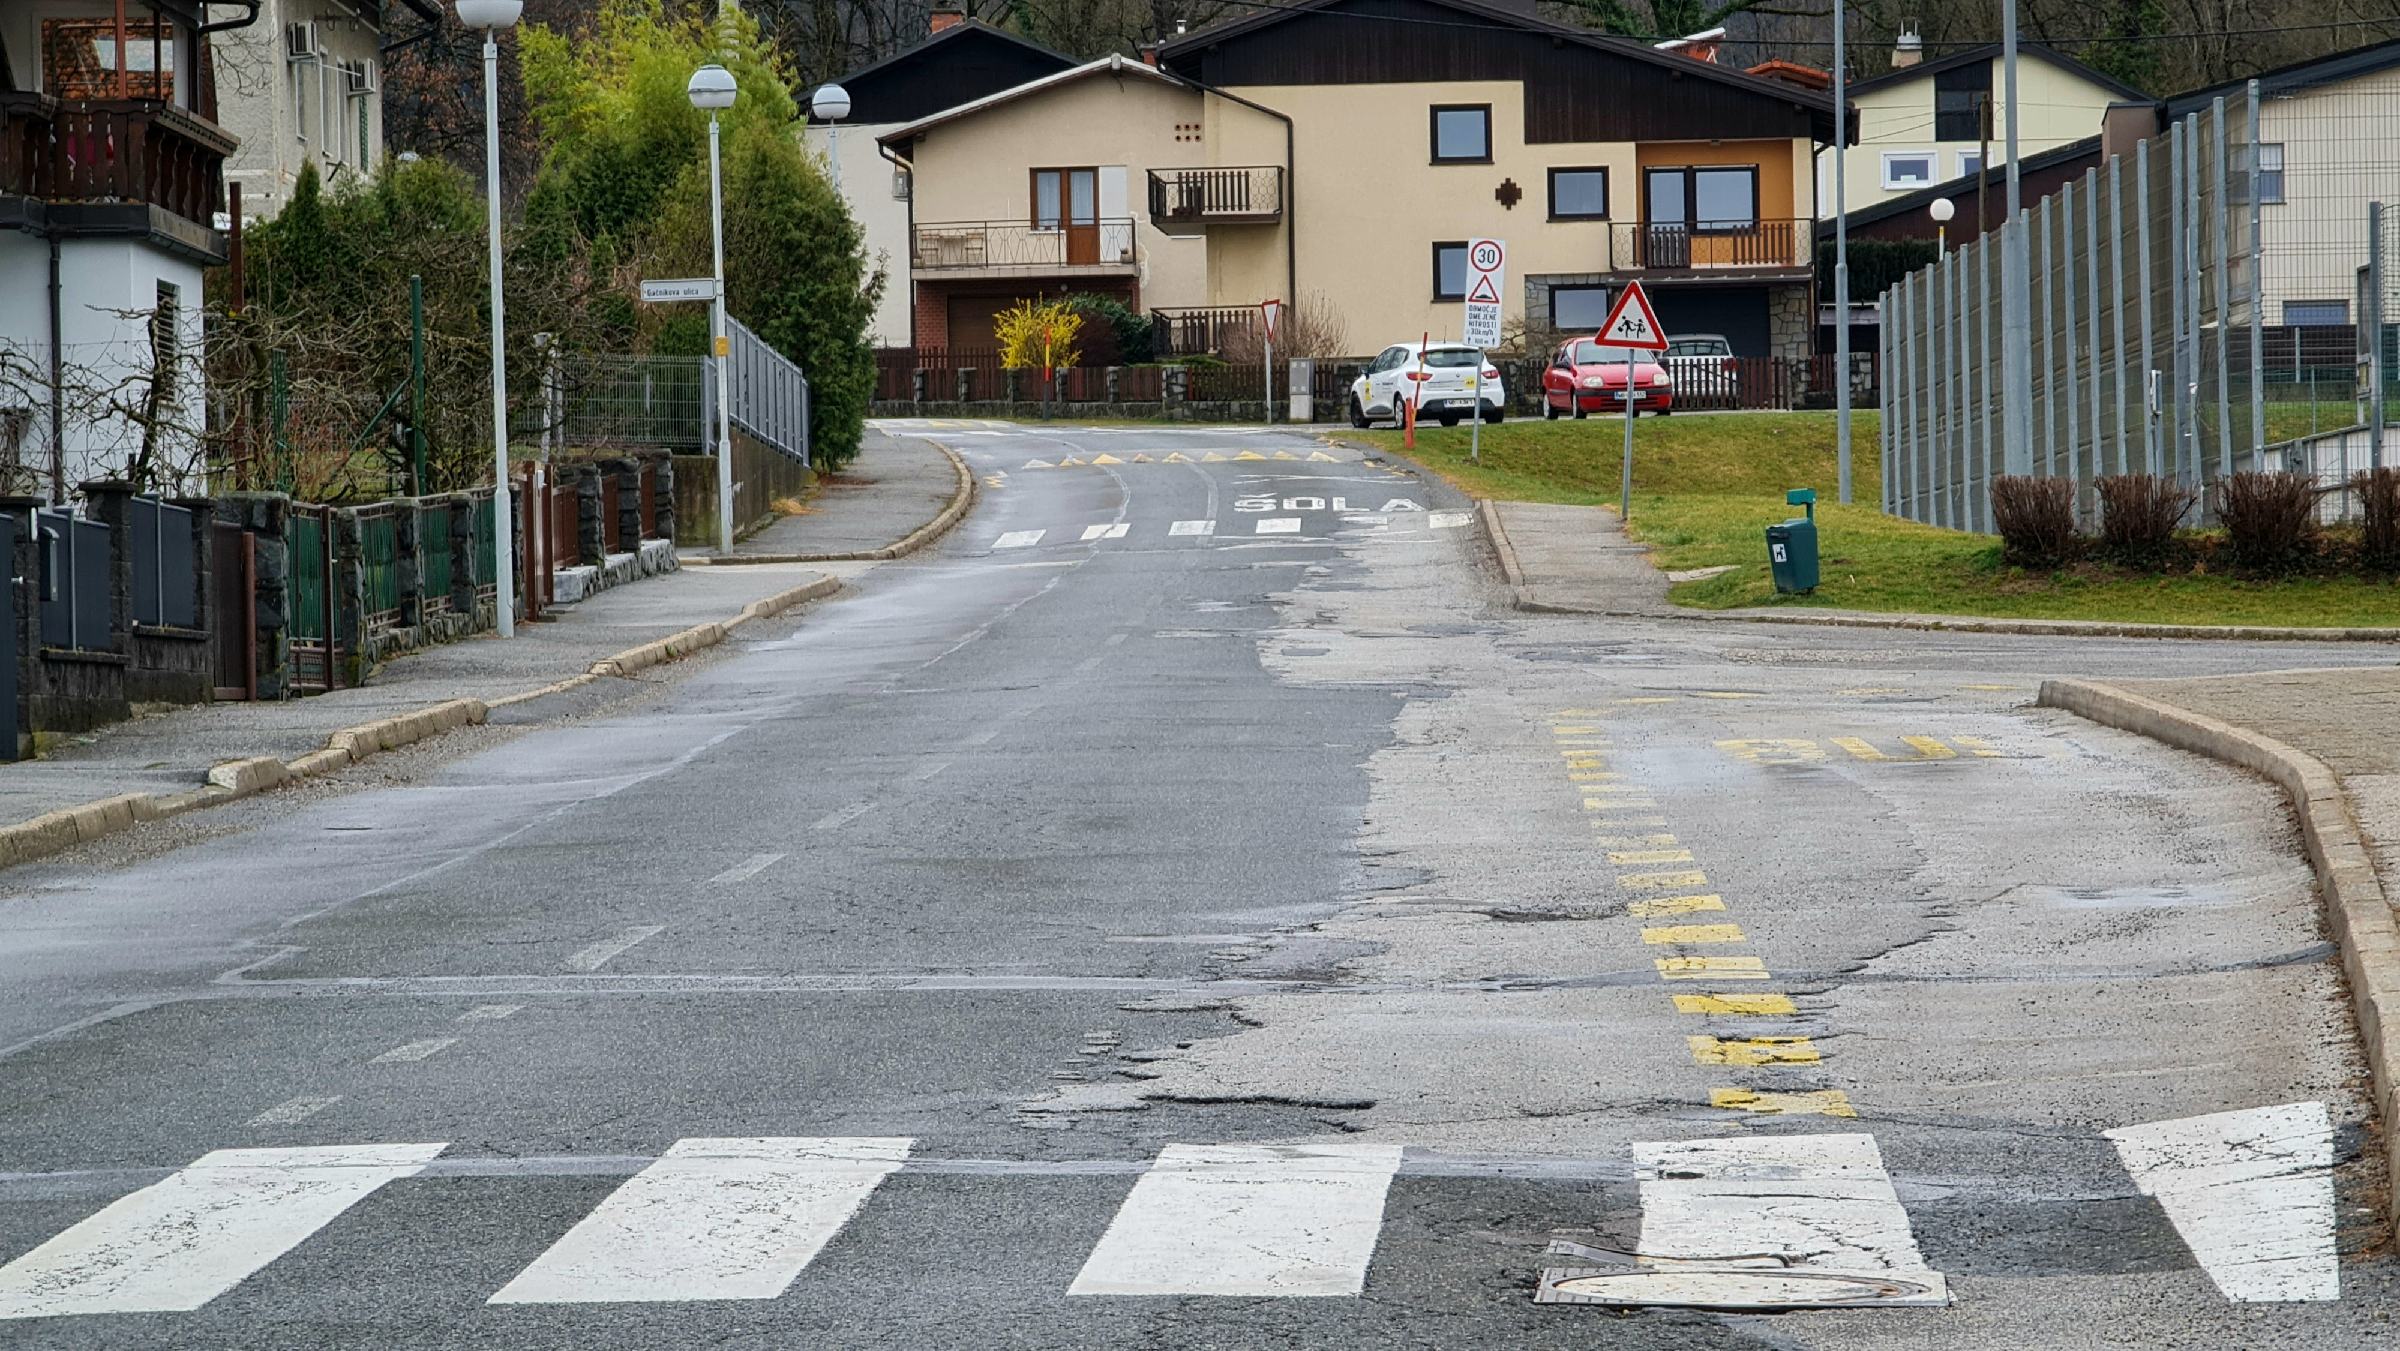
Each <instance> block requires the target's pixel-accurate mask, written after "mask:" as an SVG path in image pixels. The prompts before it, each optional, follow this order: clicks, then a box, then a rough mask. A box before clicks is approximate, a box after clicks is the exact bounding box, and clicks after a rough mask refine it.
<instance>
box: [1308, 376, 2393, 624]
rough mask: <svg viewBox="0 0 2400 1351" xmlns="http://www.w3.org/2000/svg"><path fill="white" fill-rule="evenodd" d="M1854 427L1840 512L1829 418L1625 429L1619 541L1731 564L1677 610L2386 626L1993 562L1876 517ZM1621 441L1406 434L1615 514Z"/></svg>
mask: <svg viewBox="0 0 2400 1351" xmlns="http://www.w3.org/2000/svg"><path fill="white" fill-rule="evenodd" d="M1852 426H1853V431H1852V438H1851V443H1852V450H1853V455H1854V463H1853V466H1852V475H1853V477H1852V482H1853V484H1854V486H1855V492H1856V496H1857V497H1858V499H1859V502H1860V503H1861V505H1858V506H1851V507H1844V506H1841V505H1840V504H1838V503H1837V502H1835V500H1834V499H1835V497H1836V496H1837V493H1836V487H1837V480H1836V477H1835V467H1834V459H1835V450H1834V415H1833V414H1831V413H1710V414H1702V415H1693V414H1683V415H1679V416H1675V417H1667V418H1642V419H1640V420H1639V421H1638V422H1637V423H1636V424H1635V429H1634V478H1633V483H1634V493H1633V533H1634V535H1635V537H1636V538H1638V539H1641V540H1643V541H1645V542H1646V543H1648V544H1649V545H1650V546H1651V549H1652V556H1653V558H1654V559H1655V560H1656V561H1657V562H1658V564H1659V566H1661V567H1662V568H1666V569H1669V570H1672V571H1681V570H1684V569H1690V568H1706V567H1715V566H1719V565H1723V564H1732V565H1734V571H1732V572H1729V573H1726V574H1724V575H1722V576H1719V577H1713V578H1710V579H1708V580H1706V581H1700V582H1686V583H1684V584H1682V585H1680V586H1678V587H1676V588H1675V590H1674V593H1673V595H1674V599H1675V601H1676V603H1677V604H1681V605H1689V606H1694V607H1698V608H1702V609H1730V608H1733V607H1736V606H1748V605H1786V606H1818V607H1830V608H1837V609H1849V610H1883V611H1907V612H1916V613H1926V614H1954V615H1986V616H1994V617H2005V618H2020V619H2093V620H2108V621H2115V622H2120V623H2157V624H2278V625H2295V626H2307V627H2328V626H2336V627H2338V626H2350V625H2386V624H2400V587H2394V586H2393V585H2391V584H2389V583H2385V582H2376V581H2368V580H2364V579H2349V578H2335V579H2313V578H2311V579H2300V580H2294V581H2284V582H2251V581H2243V580H2240V579H2237V578H2231V577H2154V576H2139V575H2129V574H2125V573H2121V572H2117V571H2114V570H2108V569H2099V568H2089V569H2082V570H2078V571H2075V572H2069V573H2061V574H2055V575H2053V574H2047V573H2040V574H2036V573H2026V572H2023V571H2020V570H2018V569H2015V568H2004V567H2002V566H2001V565H2000V545H1999V542H1998V541H1997V540H1994V539H1991V538H1989V537H1987V536H1982V535H1971V534H1965V533H1962V532H1959V531H1953V530H1938V529H1935V528H1933V527H1931V526H1924V525H1917V524H1914V523H1912V522H1907V521H1900V520H1895V519H1893V518H1891V517H1887V516H1885V515H1884V514H1883V513H1881V512H1880V511H1877V510H1876V509H1875V507H1874V506H1873V503H1874V501H1875V499H1876V495H1877V491H1878V486H1879V484H1880V482H1881V479H1880V475H1881V473H1882V468H1881V464H1882V462H1881V459H1880V457H1879V455H1878V452H1877V447H1876V444H1875V442H1876V428H1877V422H1876V414H1874V413H1873V412H1861V413H1858V414H1857V415H1856V416H1855V418H1854V420H1853V424H1852ZM1345 435H1346V436H1349V437H1355V438H1359V439H1362V440H1366V441H1371V442H1376V443H1379V444H1382V445H1388V446H1391V447H1393V448H1394V449H1397V448H1398V447H1399V444H1400V433H1398V432H1386V431H1372V432H1348V433H1345ZM1623 436H1624V424H1623V423H1622V422H1621V421H1619V420H1617V419H1615V418H1592V419H1589V420H1587V421H1583V422H1574V421H1566V420H1562V421H1558V422H1544V421H1541V420H1539V419H1536V420H1532V421H1512V422H1507V423H1503V424H1501V425H1500V426H1497V427H1485V428H1484V429H1483V463H1482V464H1481V465H1480V466H1478V465H1475V464H1472V463H1470V462H1469V461H1468V459H1467V429H1466V428H1464V427H1459V428H1442V427H1426V428H1420V429H1419V430H1418V433H1417V452H1416V458H1417V459H1418V460H1419V461H1421V462H1423V463H1424V464H1426V465H1428V466H1430V467H1431V468H1433V469H1435V470H1437V471H1438V472H1440V473H1441V474H1442V475H1443V476H1444V477H1446V478H1448V479H1449V480H1450V481H1451V482H1452V483H1454V484H1456V485H1457V486H1458V487H1459V488H1460V489H1461V490H1462V491H1465V492H1467V493H1469V494H1471V495H1473V496H1476V497H1496V498H1502V499H1515V500H1523V501H1532V502H1562V503H1569V504H1574V505H1586V506H1588V505H1606V506H1610V507H1614V506H1615V505H1616V501H1617V476H1618V468H1619V454H1620V450H1621V448H1622V446H1623ZM1787 488H1814V489H1816V490H1817V496H1818V506H1817V527H1818V530H1819V531H1820V532H1821V533H1820V535H1819V540H1820V544H1821V548H1822V552H1823V556H1824V557H1823V568H1824V579H1823V583H1822V585H1820V586H1819V587H1818V588H1817V590H1816V592H1815V594H1813V595H1808V596H1778V595H1776V594H1775V589H1774V584H1773V582H1772V580H1771V579H1770V577H1769V576H1768V572H1767V562H1766V542H1765V538H1764V533H1763V532H1764V531H1765V528H1766V526H1767V525H1768V524H1769V523H1770V522H1774V521H1780V520H1783V519H1785V518H1786V517H1788V516H1791V515H1794V514H1795V511H1794V509H1792V508H1789V507H1786V506H1784V504H1783V494H1784V490H1785V489H1787Z"/></svg>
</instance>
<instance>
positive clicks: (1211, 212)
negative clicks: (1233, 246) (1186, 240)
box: [1150, 164, 1283, 234]
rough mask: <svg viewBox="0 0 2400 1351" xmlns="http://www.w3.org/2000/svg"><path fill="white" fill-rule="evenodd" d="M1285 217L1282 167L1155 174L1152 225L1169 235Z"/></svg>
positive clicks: (1269, 222) (1266, 222)
mask: <svg viewBox="0 0 2400 1351" xmlns="http://www.w3.org/2000/svg"><path fill="white" fill-rule="evenodd" d="M1282 219H1283V168H1282V166H1281V165H1273V164H1262V165H1250V166H1244V167H1239V168H1210V169H1152V170H1150V223H1151V224H1152V225H1155V226H1157V227H1158V228H1159V229H1161V230H1164V231H1166V232H1167V233H1168V234H1193V233H1196V232H1198V231H1200V230H1202V229H1205V228H1206V227H1208V226H1211V225H1272V224H1274V223H1275V222H1277V221H1279V220H1282Z"/></svg>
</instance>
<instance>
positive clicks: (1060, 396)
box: [1050, 370, 1067, 404]
mask: <svg viewBox="0 0 2400 1351" xmlns="http://www.w3.org/2000/svg"><path fill="white" fill-rule="evenodd" d="M1066 401H1067V373H1066V372H1065V371H1063V370H1053V371H1052V372H1050V402H1052V403H1056V404H1063V403H1065V402H1066Z"/></svg>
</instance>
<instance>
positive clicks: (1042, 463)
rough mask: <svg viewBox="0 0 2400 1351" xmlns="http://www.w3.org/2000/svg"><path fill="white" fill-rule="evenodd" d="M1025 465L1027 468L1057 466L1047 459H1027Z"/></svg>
mask: <svg viewBox="0 0 2400 1351" xmlns="http://www.w3.org/2000/svg"><path fill="white" fill-rule="evenodd" d="M1025 467H1026V468H1027V469H1056V468H1058V466H1057V465H1054V464H1052V463H1050V462H1049V461H1048V460H1027V461H1026V462H1025Z"/></svg>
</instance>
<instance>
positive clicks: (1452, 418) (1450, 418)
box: [1434, 413, 1458, 427]
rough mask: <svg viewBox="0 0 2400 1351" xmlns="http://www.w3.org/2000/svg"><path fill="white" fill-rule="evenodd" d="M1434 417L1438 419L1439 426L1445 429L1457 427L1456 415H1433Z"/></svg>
mask: <svg viewBox="0 0 2400 1351" xmlns="http://www.w3.org/2000/svg"><path fill="white" fill-rule="evenodd" d="M1434 417H1435V418H1437V419H1439V420H1440V422H1441V424H1442V425H1443V426H1445V427H1455V426H1457V425H1458V414H1456V413H1436V414H1434Z"/></svg>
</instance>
